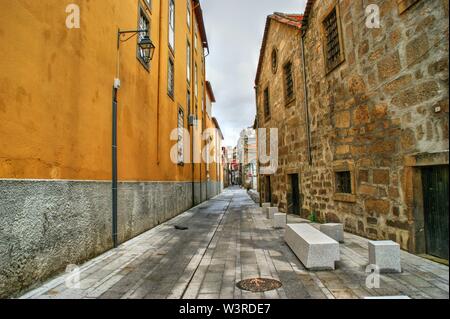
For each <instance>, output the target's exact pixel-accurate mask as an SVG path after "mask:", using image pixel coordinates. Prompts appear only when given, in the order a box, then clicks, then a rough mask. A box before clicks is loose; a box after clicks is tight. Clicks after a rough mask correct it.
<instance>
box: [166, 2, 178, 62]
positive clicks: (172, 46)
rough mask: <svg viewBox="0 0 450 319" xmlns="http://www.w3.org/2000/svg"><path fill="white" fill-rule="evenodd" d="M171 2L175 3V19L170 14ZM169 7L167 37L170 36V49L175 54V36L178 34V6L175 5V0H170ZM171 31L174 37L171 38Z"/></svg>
mask: <svg viewBox="0 0 450 319" xmlns="http://www.w3.org/2000/svg"><path fill="white" fill-rule="evenodd" d="M171 4H173V15H172V18H173V21H171V15H170V9H171ZM168 5H169V9H168V17H167V18H168V19H167V20H168V32H167V37H168V41H167V42H168V45H169V50H170V51H172V54H174V55H175V36H176V32H175V31H176V30H175V27H176V26H175V25H176V16H175V15H176V7H175V0H169V3H168ZM172 22H173V27H172ZM171 32H173V39H171ZM171 40H173V44H171Z"/></svg>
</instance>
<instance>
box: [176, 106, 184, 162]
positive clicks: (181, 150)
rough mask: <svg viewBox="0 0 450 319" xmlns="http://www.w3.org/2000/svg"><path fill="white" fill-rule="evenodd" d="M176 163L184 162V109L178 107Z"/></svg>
mask: <svg viewBox="0 0 450 319" xmlns="http://www.w3.org/2000/svg"><path fill="white" fill-rule="evenodd" d="M177 146H178V165H182V164H184V111H183V109H182V108H181V107H180V108H179V109H178V144H177Z"/></svg>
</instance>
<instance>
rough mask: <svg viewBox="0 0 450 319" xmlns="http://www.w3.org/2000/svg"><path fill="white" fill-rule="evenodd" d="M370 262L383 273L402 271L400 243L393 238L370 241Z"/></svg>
mask: <svg viewBox="0 0 450 319" xmlns="http://www.w3.org/2000/svg"><path fill="white" fill-rule="evenodd" d="M369 264H370V265H376V266H378V268H379V270H380V272H382V273H398V272H401V271H402V268H401V262H400V245H399V244H397V243H396V242H393V241H391V240H381V241H369Z"/></svg>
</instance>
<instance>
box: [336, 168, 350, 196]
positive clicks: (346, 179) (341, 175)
mask: <svg viewBox="0 0 450 319" xmlns="http://www.w3.org/2000/svg"><path fill="white" fill-rule="evenodd" d="M336 193H341V194H352V174H351V173H350V171H344V172H336Z"/></svg>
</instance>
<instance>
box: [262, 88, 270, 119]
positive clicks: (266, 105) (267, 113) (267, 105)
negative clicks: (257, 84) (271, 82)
mask: <svg viewBox="0 0 450 319" xmlns="http://www.w3.org/2000/svg"><path fill="white" fill-rule="evenodd" d="M263 103H264V117H265V118H266V120H267V119H269V118H270V101H269V88H266V89H265V90H264V96H263Z"/></svg>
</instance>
